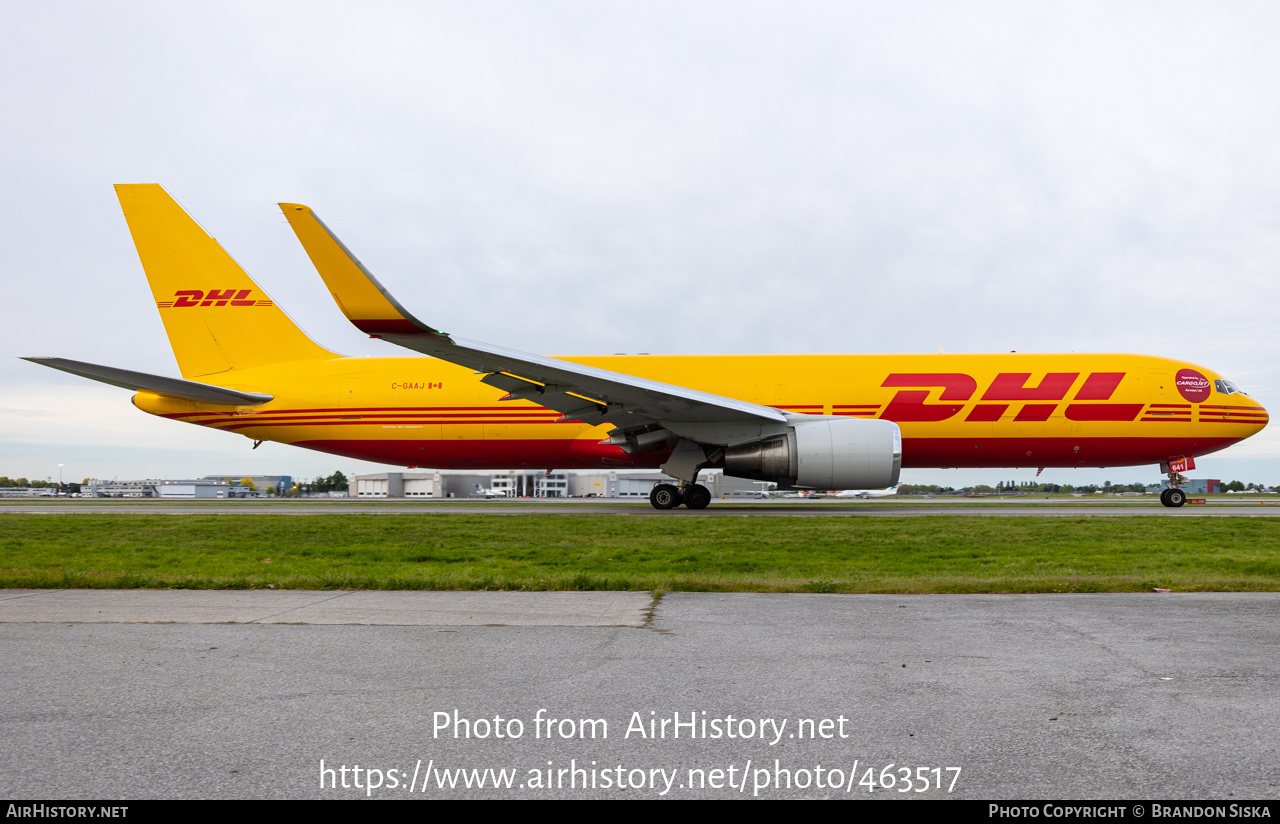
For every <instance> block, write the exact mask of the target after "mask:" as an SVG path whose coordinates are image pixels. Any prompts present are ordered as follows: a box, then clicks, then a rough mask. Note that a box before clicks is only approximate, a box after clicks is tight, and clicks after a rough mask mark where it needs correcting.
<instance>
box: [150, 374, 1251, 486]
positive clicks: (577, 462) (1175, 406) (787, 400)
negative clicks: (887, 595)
mask: <svg viewBox="0 0 1280 824" xmlns="http://www.w3.org/2000/svg"><path fill="white" fill-rule="evenodd" d="M565 360H570V361H573V362H575V363H581V364H587V365H590V366H596V367H600V368H602V369H608V370H611V371H615V372H620V373H624V374H627V375H635V376H639V377H643V378H650V379H653V380H656V381H661V382H663V383H668V384H674V385H677V386H683V387H687V388H690V389H696V390H700V391H703V392H710V393H714V394H717V395H723V396H726V397H730V398H737V399H740V400H745V401H751V402H753V403H759V404H765V405H768V406H774V407H778V408H780V409H785V410H788V411H791V412H798V413H804V414H811V415H842V416H849V417H862V418H885V419H888V420H892V421H895V422H897V423H898V424H899V426H900V427H901V429H902V438H903V457H902V465H903V466H904V467H1065V466H1099V467H1101V466H1130V465H1140V464H1154V463H1160V462H1163V461H1169V460H1172V459H1177V458H1183V457H1196V456H1199V455H1204V454H1207V453H1210V452H1215V451H1217V450H1220V449H1223V448H1225V447H1227V446H1230V445H1231V444H1233V443H1236V442H1237V441H1240V440H1243V439H1245V438H1247V437H1249V436H1250V435H1253V434H1254V433H1256V432H1258V431H1260V430H1261V429H1262V428H1263V427H1264V426H1265V425H1266V423H1267V420H1268V416H1267V412H1266V410H1265V409H1264V408H1263V407H1262V406H1261V405H1260V404H1259V403H1257V402H1256V401H1254V400H1253V399H1251V398H1249V397H1248V396H1247V395H1244V394H1242V393H1239V392H1231V393H1230V394H1227V393H1226V392H1224V391H1223V390H1224V388H1229V386H1228V385H1226V384H1224V383H1222V382H1221V376H1220V375H1218V374H1217V373H1215V372H1213V371H1211V370H1207V369H1204V368H1202V367H1199V366H1196V365H1194V364H1189V363H1184V362H1180V361H1175V360H1170V359H1167V358H1157V357H1149V356H1145V355H1125V354H1085V355H1077V354H1047V355H1045V354H1040V355H1038V354H1014V353H1010V354H997V355H961V354H957V355H949V354H938V355H702V356H700V355H671V356H668V355H633V356H623V355H619V356H607V357H606V356H601V357H569V358H565ZM219 377H221V376H218V375H209V376H206V377H205V378H203V380H206V381H208V382H210V383H217V384H219V385H223V386H227V387H229V388H232V389H240V390H246V391H251V392H262V393H266V394H270V395H273V396H274V398H275V399H274V400H273V401H271V402H270V403H267V404H263V405H260V406H253V407H248V406H246V407H226V406H211V405H205V404H197V403H191V402H188V401H180V400H176V399H173V398H166V397H162V396H159V395H154V394H149V393H139V394H138V395H136V396H135V398H134V403H135V404H136V405H137V406H138V407H139V408H141V409H143V410H145V411H147V412H150V413H152V414H156V415H162V416H164V417H169V418H174V419H178V420H183V421H186V422H188V423H194V424H199V425H201V426H207V427H210V428H214V429H223V430H227V431H230V432H236V433H239V434H241V435H244V436H246V437H249V438H252V439H255V440H269V441H278V442H280V443H287V444H292V445H295V446H301V447H306V448H309V449H317V450H320V451H324V452H330V453H333V454H337V455H343V456H346V457H351V458H360V459H364V460H370V461H378V462H381V463H387V464H398V465H401V466H407V467H424V468H426V467H431V468H439V469H462V468H477V467H486V468H494V469H498V468H510V469H515V468H522V467H537V468H557V469H584V468H599V467H614V468H623V467H652V466H657V465H659V464H661V463H662V462H663V461H664V460H665V458H666V456H667V454H668V451H667V450H666V449H657V450H654V451H651V452H645V453H641V454H636V455H628V454H626V453H624V452H623V451H622V450H621V449H619V448H618V447H616V446H610V445H605V444H601V443H600V441H601V440H602V439H604V438H605V437H606V434H607V432H608V431H609V429H611V428H612V427H610V426H609V425H607V424H606V425H603V426H588V425H586V424H583V423H581V422H578V421H560V420H559V418H560V417H561V415H560V413H558V412H555V411H552V410H548V409H546V408H544V407H540V406H537V405H535V404H533V403H530V402H527V401H513V402H501V401H500V400H499V398H501V397H502V395H503V392H502V391H501V390H497V389H494V388H493V387H490V386H487V385H485V384H483V383H481V382H480V380H479V377H480V376H479V375H476V374H475V373H473V372H472V371H470V370H468V369H464V368H461V367H458V366H454V365H451V364H449V363H445V362H443V361H440V360H436V359H434V358H428V357H407V358H345V357H337V358H332V359H309V360H302V361H295V362H290V363H279V364H272V365H264V366H258V367H253V368H248V369H238V370H235V371H234V372H229V373H226V375H225V377H226V380H225V382H224V381H223V380H219V379H218V378H219Z"/></svg>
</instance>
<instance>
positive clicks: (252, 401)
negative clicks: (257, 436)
mask: <svg viewBox="0 0 1280 824" xmlns="http://www.w3.org/2000/svg"><path fill="white" fill-rule="evenodd" d="M23 360H29V361H31V362H32V363H38V364H40V365H41V366H48V367H50V368H51V369H60V370H62V371H63V372H70V373H71V374H73V375H79V376H80V377H82V378H89V379H90V380H95V381H99V382H101V383H109V384H111V385H112V386H119V387H120V388H121V389H132V390H134V391H136V392H154V393H155V394H157V395H168V396H169V397H172V398H181V399H182V400H185V401H195V402H196V403H214V404H222V405H226V406H258V405H260V404H264V403H267V402H268V401H270V400H272V396H271V395H263V394H261V393H258V392H240V391H237V390H235V389H225V388H223V387H221V386H211V385H209V384H207V383H196V382H195V381H184V380H180V379H178V378H166V377H164V376H162V375H148V374H147V373H146V372H131V371H129V370H128V369H117V368H116V367H114V366H100V365H99V364H96V363H85V362H84V361H74V360H67V359H66V358H23Z"/></svg>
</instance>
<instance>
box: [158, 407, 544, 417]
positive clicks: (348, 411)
mask: <svg viewBox="0 0 1280 824" xmlns="http://www.w3.org/2000/svg"><path fill="white" fill-rule="evenodd" d="M303 412H324V413H328V414H330V415H353V414H360V413H363V412H422V413H426V412H443V413H460V412H520V413H527V414H534V415H559V414H560V413H559V412H557V411H555V410H554V409H546V408H538V407H529V406H524V407H521V406H515V407H513V406H352V407H346V406H324V407H318V408H316V409H272V410H271V411H270V412H263V413H252V412H251V413H248V414H270V415H295V414H299V413H303ZM226 414H227V413H226V412H172V413H169V414H167V415H165V417H166V418H195V417H200V416H208V415H226ZM242 414H243V413H242ZM237 417H238V416H237Z"/></svg>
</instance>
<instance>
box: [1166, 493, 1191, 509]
mask: <svg viewBox="0 0 1280 824" xmlns="http://www.w3.org/2000/svg"><path fill="white" fill-rule="evenodd" d="M1186 502H1187V493H1185V492H1183V491H1182V490H1181V489H1170V490H1169V495H1168V497H1167V498H1165V499H1164V505H1165V506H1182V505H1183V504H1185V503H1186Z"/></svg>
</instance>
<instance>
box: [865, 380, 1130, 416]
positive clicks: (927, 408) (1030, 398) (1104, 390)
mask: <svg viewBox="0 0 1280 824" xmlns="http://www.w3.org/2000/svg"><path fill="white" fill-rule="evenodd" d="M1031 374H1032V373H1030V372H1001V373H999V374H998V375H996V377H995V379H994V380H993V381H991V384H990V385H989V386H988V387H987V388H986V390H985V391H984V392H983V393H982V394H981V396H979V398H978V400H979V402H978V403H976V404H974V406H973V408H972V409H971V410H969V414H968V415H966V416H965V418H964V419H965V421H967V422H977V423H991V422H994V421H998V420H1001V419H1002V418H1004V416H1005V414H1006V413H1007V412H1008V411H1009V408H1010V406H1011V405H1012V404H1010V403H1007V402H1008V401H1022V402H1023V403H1022V405H1021V406H1020V407H1019V408H1018V411H1017V413H1016V414H1015V415H1014V417H1013V420H1014V421H1019V422H1037V421H1040V422H1042V421H1047V420H1049V418H1051V417H1053V415H1054V413H1055V412H1057V411H1058V407H1059V406H1060V405H1061V404H1060V402H1061V401H1063V400H1065V399H1066V397H1067V395H1068V394H1069V393H1070V392H1071V389H1072V388H1073V387H1074V386H1075V385H1076V383H1077V381H1079V379H1080V375H1081V373H1080V372H1049V373H1047V374H1046V375H1045V376H1044V377H1043V378H1041V379H1040V381H1039V383H1037V384H1036V385H1035V386H1028V385H1027V384H1028V382H1029V381H1030V380H1031ZM1125 374H1126V373H1124V372H1090V373H1088V374H1087V376H1086V377H1085V379H1084V381H1083V382H1082V383H1081V384H1080V388H1079V389H1077V390H1076V392H1075V394H1074V395H1072V398H1071V400H1072V401H1073V402H1070V403H1067V404H1066V409H1065V410H1064V411H1063V413H1062V414H1063V417H1065V418H1066V419H1067V420H1072V421H1132V420H1133V419H1134V418H1136V417H1138V414H1139V413H1140V412H1141V411H1142V408H1143V406H1144V404H1141V403H1100V401H1108V400H1110V399H1111V396H1112V395H1114V394H1115V391H1116V389H1117V388H1118V387H1119V386H1120V382H1121V381H1122V380H1124V377H1125ZM880 386H881V387H883V388H893V389H898V390H899V391H898V392H897V393H896V394H894V396H893V398H892V400H890V401H889V403H888V404H887V405H886V406H885V408H884V411H883V412H882V413H881V414H880V417H881V418H886V419H888V420H891V421H897V422H900V423H901V422H929V423H937V422H939V421H945V420H948V419H950V418H953V417H955V416H956V415H957V414H959V412H960V410H961V409H962V408H964V406H965V404H966V403H967V402H968V401H969V400H971V399H972V398H973V397H974V395H975V394H977V392H978V382H977V380H975V379H974V378H973V376H972V375H966V374H964V373H963V372H905V373H894V374H891V375H889V376H888V377H886V378H885V379H884V382H883V383H881V384H880ZM937 389H941V390H942V391H941V393H939V395H938V400H939V401H941V403H926V401H927V400H928V399H929V395H930V394H932V393H933V392H934V391H935V390H937ZM948 401H949V403H948ZM988 401H1006V403H988ZM1074 401H1092V403H1075V402H1074ZM845 414H859V413H858V412H846V413H845ZM862 414H865V413H862Z"/></svg>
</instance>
